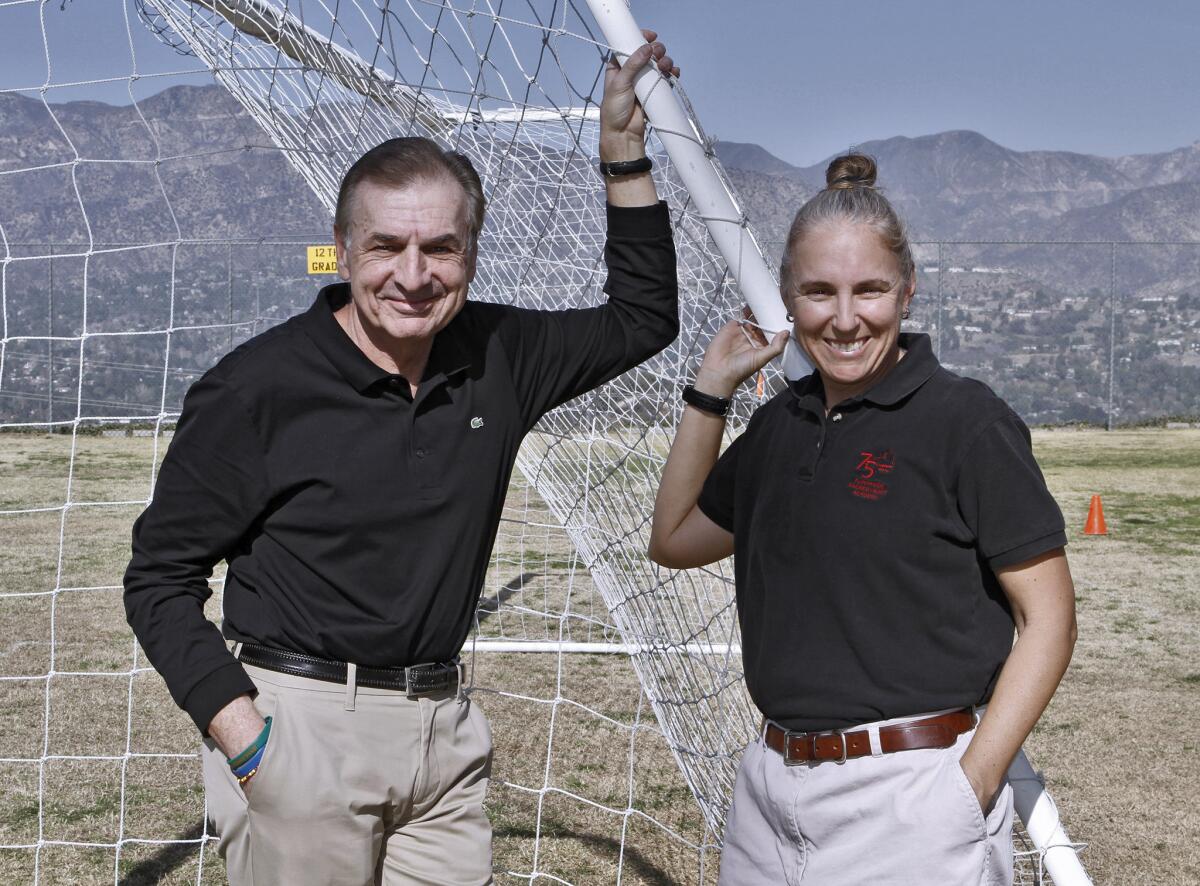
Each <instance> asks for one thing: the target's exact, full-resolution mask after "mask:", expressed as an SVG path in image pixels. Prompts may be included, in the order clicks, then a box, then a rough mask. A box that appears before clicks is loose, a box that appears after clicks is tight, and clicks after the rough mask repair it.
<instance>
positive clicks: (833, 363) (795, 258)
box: [784, 222, 915, 406]
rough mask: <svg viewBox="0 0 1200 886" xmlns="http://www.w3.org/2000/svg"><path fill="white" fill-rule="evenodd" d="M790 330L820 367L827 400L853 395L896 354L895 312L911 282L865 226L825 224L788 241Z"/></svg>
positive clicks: (895, 359) (902, 304)
mask: <svg viewBox="0 0 1200 886" xmlns="http://www.w3.org/2000/svg"><path fill="white" fill-rule="evenodd" d="M791 259H792V260H791V267H792V274H791V285H790V291H789V292H787V293H785V294H784V301H785V303H786V304H787V308H788V311H789V312H790V313H791V314H792V316H793V317H794V318H795V320H794V322H793V325H792V335H793V336H794V337H795V339H796V341H797V342H798V343H799V344H800V345H801V346H802V347H803V348H804V350H805V351H807V352H808V355H809V357H810V358H811V359H812V361H813V364H814V365H815V366H816V368H817V369H819V370H820V371H821V379H822V381H823V382H824V384H825V400H826V405H827V406H833V405H834V404H836V403H839V402H841V401H842V400H845V399H847V398H848V397H853V396H855V395H856V394H860V393H862V392H863V391H865V390H866V389H867V388H869V387H871V386H872V385H873V384H874V383H875V382H876V381H878V380H879V379H881V378H883V376H885V375H886V374H887V373H888V372H889V371H890V370H891V369H892V367H893V366H895V365H896V363H897V362H898V361H899V359H900V348H899V345H898V344H897V341H898V338H899V335H900V315H901V313H902V312H903V311H904V309H905V308H906V307H908V303H909V301H911V300H912V295H913V289H914V286H915V284H914V283H909V284H908V285H907V286H906V285H904V283H903V281H902V280H901V274H900V263H899V261H898V260H897V258H896V256H895V255H893V254H892V252H891V250H889V249H888V248H887V247H886V246H884V244H883V241H882V240H881V239H880V237H879V234H877V233H876V232H875V231H874V230H873V229H872V228H870V227H869V226H867V225H863V224H858V223H854V222H830V223H828V224H824V225H821V226H818V227H816V228H813V229H812V230H811V231H809V232H808V234H807V235H806V236H805V237H804V238H803V239H801V240H800V241H799V242H797V243H796V244H795V245H794V246H793V247H792V255H791Z"/></svg>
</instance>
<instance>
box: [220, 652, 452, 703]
mask: <svg viewBox="0 0 1200 886" xmlns="http://www.w3.org/2000/svg"><path fill="white" fill-rule="evenodd" d="M238 658H239V659H240V660H241V661H242V662H243V663H244V664H248V665H253V666H254V667H256V668H265V669H266V670H268V671H275V672H277V673H280V674H291V675H292V676H293V677H309V678H310V679H313V680H324V681H325V682H326V683H341V684H342V685H343V686H344V685H346V663H345V662H344V661H330V660H329V659H326V658H317V657H315V656H312V655H301V654H300V653H299V652H288V651H286V650H283V649H271V648H269V647H267V646H255V645H253V644H250V643H243V644H242V651H241V653H240V654H239V655H238ZM459 672H460V665H459V663H458V660H457V659H455V660H454V661H447V662H431V663H429V664H418V665H411V666H409V667H407V668H368V667H363V666H358V667H356V668H355V669H354V683H355V685H356V686H367V687H370V688H371V689H395V690H397V691H399V692H404V693H407V694H408V695H409V696H417V695H427V694H429V693H431V692H446V691H451V692H454V691H457V690H458V685H459V678H460V676H461V675H460V673H459Z"/></svg>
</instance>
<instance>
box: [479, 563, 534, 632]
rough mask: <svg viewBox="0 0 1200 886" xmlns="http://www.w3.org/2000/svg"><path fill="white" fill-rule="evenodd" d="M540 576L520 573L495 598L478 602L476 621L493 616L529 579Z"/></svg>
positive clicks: (532, 573)
mask: <svg viewBox="0 0 1200 886" xmlns="http://www.w3.org/2000/svg"><path fill="white" fill-rule="evenodd" d="M540 574H541V573H538V572H522V573H521V574H520V575H518V576H517V577H516V578H514V579H512V580H511V581H509V582H508V583H507V584H505V585H504V587H502V588H501V589H500V591H499V592H498V593H497V594H496V595H495V596H493V597H485V598H484V599H482V600H480V601H479V606H478V607H477V618H478V620H479V621H483V620H484V619H485V618H487V617H488V616H489V615H495V614H496V613H497V612H499V611H500V607H501V605H503V604H504V602H505V601H506V600H508V598H509V597H511V596H512V595H513V594H515V593H516V592H517V591H519V590H521V588H523V587H525V582H527V581H529V580H530V579H531V578H537V577H538V575H540Z"/></svg>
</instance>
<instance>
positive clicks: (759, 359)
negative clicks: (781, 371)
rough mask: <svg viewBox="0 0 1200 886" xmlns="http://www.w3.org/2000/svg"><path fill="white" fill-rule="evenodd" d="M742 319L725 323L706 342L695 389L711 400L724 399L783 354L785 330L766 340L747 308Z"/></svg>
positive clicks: (785, 339) (785, 343) (786, 332)
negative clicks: (711, 398)
mask: <svg viewBox="0 0 1200 886" xmlns="http://www.w3.org/2000/svg"><path fill="white" fill-rule="evenodd" d="M742 317H743V318H744V319H742V320H731V321H730V322H728V323H726V324H725V325H724V326H723V327H721V329H720V331H719V332H718V333H717V334H716V335H714V336H713V340H712V341H711V342H709V345H708V350H707V351H705V352H704V361H703V362H702V363H701V364H700V371H699V372H698V373H696V384H695V387H696V390H698V391H702V392H703V393H705V394H712V395H713V396H714V397H728V396H730V395H732V394H733V392H734V390H736V389H737V386H738V385H740V384H741V383H742V382H744V381H745V380H746V379H748V378H749V377H750V376H752V375H754V373H756V372H758V371H759V370H760V369H762V368H763V367H764V366H766V365H767V364H768V363H770V362H771V361H772V360H774V359H775V358H776V357H778V356H779V355H780V354H782V353H783V349H784V348H785V347H786V346H787V340H788V335H789V331H788V330H786V329H783V330H780V331H779V332H777V333H775V336H774V337H773V338H772V339H771V340H770V341H767V337H766V336H765V335H763V331H762V330H761V329H760V328H759V327H758V324H757V323H755V321H754V314H752V313H751V312H750V309H749V308H743V309H742Z"/></svg>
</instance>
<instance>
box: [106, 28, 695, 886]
mask: <svg viewBox="0 0 1200 886" xmlns="http://www.w3.org/2000/svg"><path fill="white" fill-rule="evenodd" d="M646 37H647V40H648V41H649V42H648V44H647V45H646V46H643V47H641V48H640V49H639V50H638V51H637V52H635V53H634V54H633V55H632V56H631V57H630V58H629V60H628V61H627V63H626V64H625V65H624V66H623V67H618V66H617V65H616V63H615V62H614V63H612V64H610V66H609V70H608V71H607V72H606V77H605V95H604V100H603V103H602V105H601V115H600V156H601V160H602V161H604V162H606V163H608V164H610V165H609V167H607V168H606V174H607V175H608V176H609V177H608V178H607V179H606V184H607V191H608V200H609V204H610V209H609V241H608V245H607V248H606V257H607V260H608V265H609V272H610V276H609V281H608V285H607V286H606V291H607V292H608V293H609V297H610V298H609V302H608V303H607V304H606V305H604V306H601V307H598V308H592V309H588V310H581V311H561V312H536V311H528V310H520V309H515V308H510V307H505V306H499V305H489V304H482V303H476V302H468V301H467V300H466V297H467V290H468V287H469V285H470V283H471V280H472V278H473V276H474V273H475V266H476V241H477V237H478V234H479V230H480V228H481V226H482V224H483V214H484V204H483V192H482V188H481V186H480V182H479V178H478V176H477V175H476V174H475V171H474V169H472V168H471V166H470V163H469V162H468V161H467V160H466V159H465V158H464V157H462V156H461V155H457V154H454V153H451V152H443V151H441V150H440V149H438V148H437V146H436V145H434V143H432V142H429V141H427V140H424V139H393V140H392V141H389V142H385V143H384V144H383V145H380V146H378V147H376V148H374V149H372V150H371V151H369V152H367V154H365V155H364V156H363V157H362V158H360V159H359V161H357V162H356V163H355V164H354V166H352V167H351V169H350V171H349V172H348V173H347V174H346V178H345V180H344V181H343V183H342V188H341V191H340V193H339V196H338V206H337V213H336V218H335V226H334V236H335V239H336V243H337V251H338V267H339V272H340V273H341V275H342V277H343V278H344V279H345V280H346V281H347V282H346V283H344V284H339V285H336V286H331V287H326V288H325V289H324V290H322V291H321V293H320V295H319V296H318V298H317V301H316V303H315V304H314V305H313V307H312V308H311V309H310V310H309V311H308V312H306V313H305V314H303V315H300V316H298V317H295V318H293V319H291V320H289V321H288V322H286V323H284V324H282V325H280V326H278V327H276V328H274V329H272V330H270V331H268V332H267V333H265V334H263V335H260V336H258V337H256V338H255V339H253V340H251V341H250V342H247V343H246V344H245V345H243V346H241V347H240V348H238V349H237V350H236V351H234V352H233V353H231V354H229V355H228V356H226V357H225V358H224V359H223V360H221V362H220V363H219V364H218V365H217V366H216V367H214V368H213V369H212V370H210V371H209V372H208V373H207V374H206V375H205V376H204V377H203V378H202V379H201V380H200V381H198V382H197V383H196V384H195V385H194V386H193V388H192V389H191V390H190V391H189V393H188V396H187V399H186V401H185V403H184V407H183V413H182V415H181V416H180V420H179V425H178V429H177V432H176V435H175V438H174V440H173V442H172V445H171V449H170V451H169V452H168V454H167V458H166V460H165V461H164V463H163V466H162V470H161V472H160V474H159V479H158V485H157V486H156V488H155V494H154V499H153V501H152V502H151V504H150V506H149V508H147V510H146V512H145V513H144V514H143V515H142V517H141V518H140V519H139V520H138V522H137V524H136V525H135V527H134V532H133V559H132V561H131V563H130V565H129V569H128V572H127V573H126V577H125V601H126V609H127V612H128V617H129V621H130V624H131V625H132V626H133V627H134V630H135V632H136V634H137V636H138V638H139V640H140V641H141V643H142V645H143V647H144V648H145V650H146V653H147V655H148V656H149V658H150V660H151V662H152V663H153V664H154V665H155V667H156V668H157V669H158V670H159V671H160V672H161V673H162V675H163V677H164V678H165V680H166V682H167V685H168V687H169V688H170V690H171V693H172V696H173V697H174V698H175V700H176V702H177V703H178V704H179V705H180V706H181V707H183V708H184V709H185V710H186V711H187V712H188V714H189V715H191V717H192V718H193V720H194V721H195V723H196V725H197V727H198V728H199V729H200V730H201V732H203V733H204V735H205V743H204V750H203V754H202V755H203V758H204V772H205V790H206V793H207V798H208V806H209V812H210V815H211V816H212V818H213V820H214V821H215V823H216V826H217V831H218V833H219V834H220V843H219V848H220V851H221V853H222V855H223V856H224V857H225V859H226V863H227V868H228V873H229V879H230V881H231V882H232V883H235V884H241V883H256V884H263V883H288V884H304V883H337V884H356V883H375V882H383V883H388V884H408V883H440V884H458V883H462V884H477V883H482V882H490V880H491V851H490V840H491V830H490V827H489V825H488V821H487V818H486V816H485V815H484V812H483V797H484V792H485V790H486V786H487V780H488V772H489V768H490V760H491V738H490V733H489V732H488V728H487V723H486V720H485V719H484V718H483V715H482V714H481V713H480V712H479V711H478V710H477V709H476V708H475V707H474V706H473V705H472V704H470V702H469V701H468V700H466V699H465V698H464V697H463V696H462V694H461V686H460V683H459V681H460V674H459V668H458V666H457V659H456V656H457V653H458V651H459V649H460V648H461V646H462V643H463V641H464V640H465V638H466V636H467V633H468V630H469V627H470V623H471V620H472V616H473V612H474V609H475V605H476V602H477V599H478V596H479V593H480V589H481V587H482V582H483V577H484V573H485V571H486V568H487V561H488V556H489V553H490V549H491V546H492V543H493V541H494V539H495V534H496V529H497V525H498V523H499V519H500V512H501V508H502V506H503V500H504V495H505V492H506V489H507V485H508V479H509V476H510V474H511V471H512V467H513V463H514V460H515V458H516V453H517V449H518V446H519V444H520V441H521V438H522V437H523V436H524V434H525V433H526V432H527V431H528V430H529V429H530V428H531V427H532V426H533V425H534V423H535V422H536V421H537V420H538V418H539V417H540V416H541V415H542V414H544V413H545V412H546V411H548V410H549V409H552V408H553V407H554V406H556V405H558V404H559V403H562V402H563V401H565V400H568V399H570V398H572V397H574V396H577V395H578V394H581V393H583V392H584V391H586V390H588V389H590V388H592V387H595V386H596V385H598V384H601V383H602V382H604V381H606V380H608V379H610V378H612V377H614V376H616V375H618V374H620V373H621V372H624V371H625V370H627V369H630V368H631V367H633V366H634V365H636V364H637V363H639V362H641V361H642V360H645V359H646V358H648V357H650V356H651V355H652V354H654V353H656V352H657V351H659V350H661V349H662V348H663V347H665V346H666V345H667V344H668V343H669V342H670V341H671V340H672V339H673V338H674V337H675V335H676V333H677V329H678V319H677V309H676V293H675V259H674V251H673V247H672V244H671V236H670V227H669V221H668V218H667V212H666V207H665V204H662V203H659V202H658V201H657V195H656V193H655V190H654V184H653V181H652V179H651V177H650V175H649V173H648V171H647V169H648V168H649V164H648V162H647V161H645V159H644V158H645V145H644V136H645V121H644V118H643V115H642V112H641V109H640V107H639V106H638V104H637V101H636V98H635V97H634V93H633V81H634V78H635V75H636V74H637V73H638V72H640V71H641V70H642V69H643V68H644V67H645V65H647V64H654V65H655V66H656V67H657V68H658V69H659V70H660V71H663V72H674V73H677V69H675V68H673V65H672V62H671V59H670V58H668V57H667V56H666V54H665V49H664V47H663V46H662V44H661V43H657V42H654V41H655V35H654V34H653V32H646ZM622 164H624V165H622ZM221 559H225V560H227V561H228V564H229V567H228V572H227V575H226V582H225V596H224V616H225V620H224V624H223V632H224V637H222V636H221V634H220V633H219V632H218V631H217V630H216V629H215V628H214V627H213V626H212V625H211V624H210V623H209V622H207V621H206V620H205V619H204V616H203V611H202V609H203V604H204V601H205V600H206V599H207V598H208V596H209V590H208V584H207V579H208V577H209V575H210V574H211V571H212V568H213V566H214V565H215V564H216V563H217V562H218V561H220V560H221ZM226 641H232V644H233V651H232V653H231V652H230V650H229V648H228V647H227V645H226Z"/></svg>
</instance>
